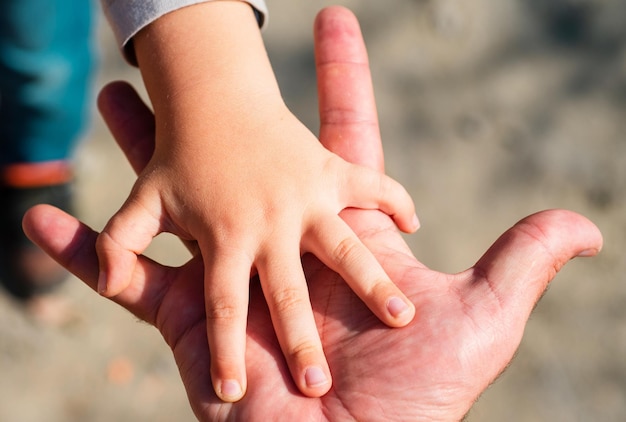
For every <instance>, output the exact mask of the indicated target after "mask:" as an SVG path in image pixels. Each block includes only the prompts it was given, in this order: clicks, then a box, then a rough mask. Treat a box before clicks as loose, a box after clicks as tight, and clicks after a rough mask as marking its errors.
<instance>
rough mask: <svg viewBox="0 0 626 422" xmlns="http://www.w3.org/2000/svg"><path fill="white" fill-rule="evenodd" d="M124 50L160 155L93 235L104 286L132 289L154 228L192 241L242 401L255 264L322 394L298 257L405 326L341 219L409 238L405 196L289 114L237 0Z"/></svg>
mask: <svg viewBox="0 0 626 422" xmlns="http://www.w3.org/2000/svg"><path fill="white" fill-rule="evenodd" d="M134 48H135V52H136V57H137V61H138V63H139V67H140V69H141V72H142V75H143V78H144V82H145V84H146V88H147V91H148V93H149V96H150V99H151V101H152V104H153V107H154V111H155V116H156V122H157V123H156V124H157V127H156V133H157V135H156V149H155V153H154V156H153V157H152V159H151V161H150V163H149V164H148V166H147V168H146V169H145V170H144V171H143V172H142V173H141V174H140V176H139V178H138V180H137V182H136V184H135V186H134V188H133V190H132V192H131V194H130V196H129V198H128V200H127V201H126V203H125V204H124V206H123V207H122V208H121V209H120V211H119V212H118V213H117V214H116V215H115V216H114V217H113V218H112V219H111V220H110V221H109V223H108V224H107V226H106V227H105V229H104V230H103V232H102V234H101V235H100V237H99V239H98V242H97V250H98V256H99V259H100V281H99V286H98V288H99V290H100V292H101V293H102V294H104V295H106V296H113V295H116V294H117V293H119V292H120V291H121V290H123V289H125V288H126V287H128V286H129V285H131V286H132V284H131V282H132V280H130V274H132V270H133V267H134V265H135V262H136V255H137V254H140V253H141V252H142V251H143V250H144V249H145V248H146V247H147V246H148V244H149V243H150V242H151V240H152V238H153V237H154V236H156V235H157V234H158V233H160V232H163V231H167V232H172V233H175V234H176V235H178V236H180V237H182V238H186V239H195V240H197V241H198V244H199V246H200V250H201V254H202V258H203V260H204V266H205V277H204V289H205V298H206V312H207V324H208V326H207V333H208V341H209V346H210V350H211V356H212V361H211V368H212V379H213V384H214V388H215V389H216V392H217V394H218V395H219V397H221V398H222V399H224V400H227V401H233V400H238V399H240V398H241V397H242V395H243V393H244V392H245V389H246V374H245V356H244V352H245V336H246V332H245V331H246V321H247V305H248V289H249V275H250V271H251V270H253V269H256V270H257V271H258V274H259V277H260V280H261V285H262V288H263V291H264V294H265V297H266V300H267V302H268V307H269V310H270V313H271V315H272V321H273V324H274V327H275V330H276V334H277V336H278V339H279V342H280V344H281V347H282V350H283V353H284V354H285V356H286V359H287V362H288V364H289V367H290V370H291V373H292V376H293V379H294V381H295V383H296V384H297V386H298V388H299V389H300V390H301V391H302V392H303V393H304V394H306V395H309V396H320V395H322V394H324V393H325V392H326V391H328V389H329V388H330V385H331V383H330V373H329V370H328V365H327V363H326V360H325V358H324V354H323V351H322V347H321V342H320V339H319V335H318V333H317V330H316V326H315V321H314V318H313V312H312V309H311V306H310V303H309V300H308V292H307V287H306V282H305V279H304V275H303V271H302V267H301V263H300V255H301V254H302V253H305V252H312V253H313V254H315V255H316V256H317V257H318V258H319V259H320V260H322V261H323V262H324V263H325V264H326V265H328V266H329V267H330V268H332V269H334V270H335V271H337V272H338V273H339V274H341V275H342V277H343V278H344V279H345V280H346V281H347V282H348V283H349V284H350V286H351V288H352V289H353V290H354V291H355V293H357V295H359V297H361V299H362V300H363V301H364V302H365V303H366V304H367V306H368V307H369V308H370V309H371V310H372V311H373V312H374V314H375V315H376V316H377V317H378V318H380V319H381V320H382V321H383V322H385V323H386V324H387V325H390V326H396V327H397V326H403V325H406V324H407V323H408V322H409V321H410V320H411V319H412V318H413V315H414V309H413V306H412V304H411V303H410V301H408V300H407V299H406V297H405V296H404V295H403V294H402V292H401V291H400V290H399V289H398V288H397V287H396V286H395V285H394V284H393V283H392V282H391V281H390V279H389V278H388V277H387V275H386V274H385V273H384V271H383V270H382V267H381V266H380V265H379V264H378V262H377V261H376V259H375V258H374V257H373V255H372V254H371V253H370V252H369V250H368V249H367V248H365V246H364V245H363V244H362V243H361V242H360V241H359V239H358V238H357V237H356V235H355V234H354V233H353V232H352V231H351V230H350V228H349V227H348V226H347V225H346V224H345V223H344V222H343V221H342V220H341V218H340V217H339V216H338V214H339V212H340V211H341V210H342V209H344V208H346V207H357V208H378V209H381V210H383V211H384V212H386V213H387V214H389V215H390V216H392V217H393V218H394V221H395V222H396V224H397V225H398V227H399V228H400V229H402V230H404V231H407V232H410V231H413V230H415V229H416V228H417V222H416V219H415V216H414V209H413V204H412V202H411V200H410V198H409V196H408V194H407V193H406V191H405V190H404V189H403V188H402V187H401V186H400V185H399V184H397V183H396V182H394V181H393V180H391V179H389V178H388V177H386V176H383V175H380V174H379V173H377V172H375V171H373V170H368V169H365V168H363V167H358V166H354V165H351V164H349V163H347V162H345V161H343V160H342V159H340V158H339V157H338V156H336V155H334V154H332V153H330V152H329V151H327V150H326V149H324V148H323V147H322V146H321V145H320V143H319V142H318V140H317V139H316V138H315V137H314V136H313V134H312V133H310V132H309V131H308V130H307V129H306V128H305V127H304V126H303V125H302V124H301V123H300V122H299V121H298V120H297V119H296V118H295V117H294V116H293V115H292V114H291V113H290V112H289V110H288V109H287V108H286V106H285V104H284V103H283V101H282V98H281V96H280V92H279V89H278V86H277V83H276V80H275V77H274V75H273V71H272V69H271V66H270V63H269V60H268V58H267V55H266V52H265V48H264V46H263V42H262V39H261V36H260V31H259V29H258V25H257V21H256V19H255V16H254V14H253V13H252V9H251V8H250V6H249V5H247V4H246V3H244V2H238V1H216V2H208V3H201V4H198V5H195V6H190V7H185V8H182V9H179V10H177V11H175V12H172V13H169V14H167V15H165V16H163V17H161V18H160V19H158V20H157V21H155V22H153V23H152V24H150V25H149V26H147V27H146V28H145V29H143V30H142V31H140V32H139V33H138V34H137V35H136V36H135V38H134ZM337 112H338V113H340V112H341V110H338V111H337ZM181 312H184V304H181Z"/></svg>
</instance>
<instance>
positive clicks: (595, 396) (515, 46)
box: [0, 0, 626, 422]
mask: <svg viewBox="0 0 626 422" xmlns="http://www.w3.org/2000/svg"><path fill="white" fill-rule="evenodd" d="M301 3H305V2H293V1H288V0H268V5H269V7H270V10H271V11H272V15H271V21H270V26H269V28H268V29H267V31H266V32H265V38H266V41H267V47H268V50H269V53H270V56H271V58H272V61H273V63H274V65H275V69H276V72H277V75H278V78H279V82H280V84H281V87H282V89H283V93H284V96H285V98H286V101H287V103H288V104H289V105H290V106H291V107H292V109H293V110H294V111H295V112H296V114H297V115H298V116H300V117H301V118H302V120H303V121H304V122H305V123H306V124H307V125H309V126H310V127H311V128H312V129H313V130H316V128H317V117H316V107H317V105H316V100H315V74H314V69H313V55H312V54H313V53H312V37H311V29H310V28H311V25H312V22H313V18H314V16H315V13H316V11H317V10H319V9H320V8H321V7H322V6H325V5H329V4H330V3H328V2H324V1H318V2H308V3H307V5H305V6H302V5H301ZM335 3H338V4H343V5H346V6H348V7H350V8H351V9H352V10H354V11H355V13H356V14H357V16H358V17H359V19H360V21H361V23H362V27H363V31H364V35H365V39H366V42H367V45H368V49H369V52H370V60H371V65H372V70H373V75H374V83H375V89H376V94H377V101H378V106H379V113H380V121H381V126H382V133H383V139H384V141H385V151H386V159H387V170H388V173H389V174H391V175H392V176H393V177H395V178H397V179H398V180H400V181H401V182H402V183H403V184H405V186H406V187H407V188H408V189H409V191H410V192H411V194H412V195H413V197H414V199H415V201H416V203H417V207H418V212H419V215H420V217H421V221H422V226H423V227H422V229H421V230H420V232H419V233H418V234H417V235H414V236H411V237H409V238H408V241H409V242H410V244H411V246H412V248H413V250H414V252H415V254H416V255H417V256H418V257H419V258H420V259H421V260H422V261H423V262H425V263H426V264H427V265H429V266H431V267H433V268H436V269H439V270H445V271H449V272H456V271H460V270H463V269H465V268H466V267H468V266H470V265H471V264H472V263H473V262H475V261H476V259H477V258H478V257H479V256H480V254H481V253H482V252H484V251H485V250H486V249H487V247H488V246H489V245H490V244H491V243H492V242H493V241H494V240H495V239H496V237H497V236H498V235H499V234H500V233H502V232H503V231H504V230H505V229H506V228H508V227H509V226H510V225H512V224H513V223H515V222H516V221H517V220H519V219H520V218H522V217H524V216H525V215H528V214H530V213H533V212H535V211H538V210H542V209H547V208H568V209H572V210H575V211H578V212H580V213H582V214H584V215H586V216H588V217H589V218H590V219H592V220H593V221H594V222H595V223H596V224H598V226H599V227H600V229H601V230H602V231H603V234H604V236H605V248H604V251H603V252H602V254H601V255H600V256H599V257H597V258H594V259H587V260H577V261H574V262H572V263H570V264H569V265H568V266H566V268H565V269H564V270H563V271H562V272H561V273H560V274H559V275H558V276H557V278H556V280H555V282H554V283H553V284H552V285H551V287H550V291H549V292H548V294H547V295H546V296H545V297H544V299H543V300H542V301H541V303H540V304H539V306H538V307H537V309H536V311H535V312H534V314H533V316H532V318H531V320H530V322H529V324H528V327H527V330H526V334H525V337H524V340H523V342H522V345H521V347H520V349H519V352H518V355H517V357H516V359H515V360H514V361H513V364H512V365H511V367H510V368H509V370H508V371H507V372H506V373H505V374H504V375H503V376H502V377H501V378H500V379H499V380H498V381H497V382H496V383H495V384H494V385H493V386H492V387H491V388H490V389H489V390H488V391H487V392H486V393H485V394H484V395H483V396H482V397H481V399H480V400H479V402H478V403H477V404H476V406H475V407H474V409H473V410H472V412H471V414H470V416H469V420H470V421H503V420H506V421H621V420H624V418H625V417H626V399H625V397H626V306H625V305H626V285H625V283H624V281H625V276H624V274H626V258H625V256H626V255H625V254H624V253H623V251H624V248H625V247H626V213H625V212H624V211H625V203H626V195H625V194H626V141H625V140H624V135H625V134H626V120H624V118H623V116H624V115H626V26H624V22H625V21H626V2H623V1H620V0H604V1H599V0H598V1H593V0H579V1H575V0H554V1H551V2H542V1H541V0H500V1H493V0H492V1H487V0H464V1H459V0H456V1H455V0H431V1H429V0H421V1H400V0H386V1H384V2H383V1H377V2H374V1H369V2H364V1H360V2H357V1H338V2H335ZM548 4H549V5H548ZM101 32H102V35H101V39H100V42H99V49H100V50H101V56H102V59H101V60H102V70H101V72H100V75H99V78H98V84H97V85H98V87H99V86H101V85H102V84H103V83H105V82H106V81H110V80H112V79H119V78H122V79H128V80H131V81H134V82H135V83H139V79H138V74H137V72H136V71H135V70H133V69H130V68H129V67H128V66H126V65H125V64H124V63H123V62H122V61H121V60H120V58H119V56H118V53H117V52H116V50H115V46H114V44H113V41H112V39H111V37H110V35H109V33H108V29H107V28H104V29H103V30H102V31H101ZM77 163H78V172H79V179H78V182H79V186H78V190H79V213H80V216H81V218H83V219H84V220H85V221H86V222H88V223H89V224H90V225H91V226H92V227H94V228H101V227H102V226H103V225H104V224H105V222H106V220H107V218H108V217H109V216H110V215H111V214H112V213H113V212H114V211H115V210H116V209H117V208H118V207H119V206H120V205H121V203H122V201H123V199H124V198H125V195H127V193H128V191H129V189H130V186H131V185H132V182H133V175H132V172H131V170H130V168H129V166H128V165H127V164H126V163H125V162H124V160H123V158H122V156H121V154H120V153H119V151H117V149H116V147H115V146H114V144H113V141H112V140H111V138H110V136H109V135H108V133H107V132H106V130H105V129H104V128H103V125H102V123H101V120H100V119H99V117H97V115H96V113H95V110H94V120H93V127H92V129H91V131H90V132H89V134H88V136H87V139H86V141H85V143H84V144H83V146H82V147H81V149H80V151H79V154H78V160H77ZM156 243H157V245H156V246H155V247H153V248H152V249H151V252H150V255H151V256H153V257H155V258H156V259H159V260H164V261H165V262H167V263H170V264H178V263H181V262H184V260H185V258H186V255H185V254H184V252H182V250H181V249H180V248H179V247H178V245H177V244H176V243H175V242H172V240H171V239H159V241H158V242H156ZM63 293H64V294H66V295H67V297H68V299H69V300H70V301H71V302H72V304H73V306H75V308H76V310H77V311H78V312H79V313H80V316H81V318H80V320H78V321H77V322H76V323H74V324H72V325H70V326H67V327H65V328H63V329H51V328H45V327H40V326H37V325H35V324H33V323H32V322H31V321H29V319H28V318H26V317H25V316H24V315H23V314H22V313H21V312H20V310H19V309H18V308H17V307H16V306H15V305H14V304H13V303H11V302H10V301H9V300H8V298H6V297H4V296H0V421H11V422H13V421H19V422H22V421H25V422H27V421H46V422H74V421H76V422H79V421H81V422H82V421H93V422H97V421H111V420H115V421H133V422H140V421H155V422H158V421H186V420H193V415H192V414H191V412H190V411H189V409H188V405H187V402H186V397H185V394H184V391H183V388H182V385H181V383H180V380H179V378H178V374H177V370H176V367H175V365H174V364H173V359H172V358H171V354H170V352H169V350H167V349H166V348H165V346H164V344H162V341H161V339H160V337H159V335H158V334H157V333H156V332H155V330H153V329H151V328H150V327H147V326H146V325H145V324H142V323H140V322H137V321H136V320H135V319H134V318H133V317H131V316H130V315H129V314H128V313H126V312H125V311H123V310H121V309H119V308H118V307H116V306H115V305H113V304H111V303H108V302H106V301H104V300H102V299H100V298H99V297H97V296H96V295H95V294H93V293H92V292H91V291H90V290H88V289H87V288H85V287H84V286H83V285H82V284H81V283H80V282H78V281H77V280H74V279H73V280H70V282H69V283H67V285H66V286H65V289H64V292H63Z"/></svg>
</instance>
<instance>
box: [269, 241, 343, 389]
mask: <svg viewBox="0 0 626 422" xmlns="http://www.w3.org/2000/svg"><path fill="white" fill-rule="evenodd" d="M289 243H291V242H287V243H283V244H289ZM276 244H280V242H274V246H275V245H276ZM299 250H300V248H299V245H298V244H294V245H293V246H292V247H289V248H274V249H272V251H271V255H268V256H266V257H263V259H262V261H261V262H259V264H258V268H259V276H260V279H261V286H262V288H263V294H264V295H265V300H266V301H267V304H268V307H269V309H270V315H271V317H272V323H273V325H274V329H275V331H276V335H277V337H278V342H279V343H280V346H281V349H282V351H283V354H284V355H285V358H286V360H287V364H288V366H289V370H290V372H291V376H292V378H293V380H294V382H295V383H296V385H297V386H298V389H299V390H300V391H301V392H302V393H303V394H304V395H305V396H308V397H320V396H322V395H324V394H325V393H326V392H328V390H329V389H330V387H331V384H332V381H331V375H330V370H329V368H328V363H327V362H326V357H325V356H324V351H323V348H322V343H321V340H320V337H319V334H318V331H317V326H316V325H315V318H314V317H313V309H312V308H311V302H310V299H309V293H308V290H307V285H306V280H305V278H304V273H303V270H302V265H301V261H300V254H299Z"/></svg>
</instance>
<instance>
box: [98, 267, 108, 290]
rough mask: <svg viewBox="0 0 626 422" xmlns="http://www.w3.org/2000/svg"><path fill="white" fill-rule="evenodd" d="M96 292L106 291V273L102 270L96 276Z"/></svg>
mask: <svg viewBox="0 0 626 422" xmlns="http://www.w3.org/2000/svg"><path fill="white" fill-rule="evenodd" d="M97 289H98V293H99V294H101V295H103V294H105V293H106V291H107V275H106V273H105V272H104V271H101V272H100V275H99V276H98V287H97Z"/></svg>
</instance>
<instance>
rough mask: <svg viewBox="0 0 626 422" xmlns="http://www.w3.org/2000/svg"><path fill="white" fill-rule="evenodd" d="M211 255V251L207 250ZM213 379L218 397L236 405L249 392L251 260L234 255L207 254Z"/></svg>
mask: <svg viewBox="0 0 626 422" xmlns="http://www.w3.org/2000/svg"><path fill="white" fill-rule="evenodd" d="M204 250H205V251H207V250H208V249H207V248H204ZM203 256H204V257H205V260H206V261H205V282H204V295H205V303H206V320H207V327H206V329H207V337H208V341H209V349H210V351H211V378H212V380H213V388H214V389H215V393H216V394H217V396H218V397H219V398H220V399H222V400H223V401H226V402H235V401H237V400H239V399H241V398H242V397H243V395H244V394H245V392H246V387H247V379H246V361H245V352H246V324H247V318H248V291H249V280H250V267H251V265H252V263H251V261H250V259H249V258H248V257H247V256H246V255H245V254H244V253H239V252H234V251H229V252H228V253H223V251H220V250H217V251H215V252H214V253H210V252H209V253H203Z"/></svg>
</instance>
